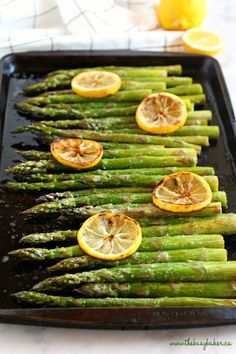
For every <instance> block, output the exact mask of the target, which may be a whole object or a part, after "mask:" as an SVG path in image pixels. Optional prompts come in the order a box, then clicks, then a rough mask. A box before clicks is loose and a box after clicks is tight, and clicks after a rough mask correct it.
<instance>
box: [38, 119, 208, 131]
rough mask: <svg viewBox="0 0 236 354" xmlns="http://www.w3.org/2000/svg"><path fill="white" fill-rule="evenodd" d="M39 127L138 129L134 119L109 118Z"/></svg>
mask: <svg viewBox="0 0 236 354" xmlns="http://www.w3.org/2000/svg"><path fill="white" fill-rule="evenodd" d="M126 118H127V119H126ZM36 124H37V125H43V126H49V127H53V128H58V129H71V128H73V129H87V130H89V129H91V130H107V129H108V130H110V129H122V128H129V129H134V128H137V123H136V122H135V119H134V117H112V118H110V117H108V118H104V119H103V120H101V119H95V118H88V119H72V120H71V119H67V120H56V121H54V120H49V121H45V120H44V121H39V122H37V123H36ZM186 125H187V126H189V125H204V126H206V125H208V120H204V119H199V120H187V121H186V122H185V126H186Z"/></svg>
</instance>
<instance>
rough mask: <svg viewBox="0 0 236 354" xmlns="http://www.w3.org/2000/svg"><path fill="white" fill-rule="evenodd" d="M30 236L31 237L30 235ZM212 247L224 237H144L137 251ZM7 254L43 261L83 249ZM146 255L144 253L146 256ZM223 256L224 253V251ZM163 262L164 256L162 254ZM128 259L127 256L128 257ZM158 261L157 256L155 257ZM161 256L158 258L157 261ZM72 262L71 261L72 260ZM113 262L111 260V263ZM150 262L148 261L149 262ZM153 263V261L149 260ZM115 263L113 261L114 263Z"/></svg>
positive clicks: (80, 253) (221, 243)
mask: <svg viewBox="0 0 236 354" xmlns="http://www.w3.org/2000/svg"><path fill="white" fill-rule="evenodd" d="M144 235H147V230H145V228H144ZM31 238H32V237H31ZM202 247H203V248H204V247H205V248H214V249H223V248H224V239H223V237H222V236H221V235H202V236H200V235H195V236H171V237H168V236H166V237H157V238H155V237H145V236H144V239H143V240H142V243H141V245H140V247H139V252H153V251H170V250H185V249H191V250H193V249H195V248H202ZM8 255H9V256H13V257H15V258H18V259H20V260H31V261H32V260H34V261H45V260H49V259H50V260H52V259H53V260H55V259H64V258H66V259H67V258H71V257H78V256H84V255H85V253H84V251H83V250H82V249H81V248H80V246H79V245H74V246H69V247H56V248H52V249H47V248H32V247H29V248H20V249H17V250H14V251H10V252H8ZM146 256H147V255H145V257H146ZM147 257H148V256H147ZM224 257H225V253H224ZM163 258H164V260H163V262H164V261H165V257H164V255H163ZM128 259H129V258H128ZM147 261H148V258H146V261H145V262H139V263H142V264H145V263H147ZM156 261H158V258H157V259H156ZM160 261H161V258H160V259H159V262H160ZM72 262H73V261H72ZM113 263H114V262H111V264H113ZM149 263H150V262H149ZM151 263H153V262H151ZM114 264H115V263H114Z"/></svg>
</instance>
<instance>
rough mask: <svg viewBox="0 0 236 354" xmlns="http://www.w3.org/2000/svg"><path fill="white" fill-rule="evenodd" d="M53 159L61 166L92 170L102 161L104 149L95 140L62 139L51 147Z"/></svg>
mask: <svg viewBox="0 0 236 354" xmlns="http://www.w3.org/2000/svg"><path fill="white" fill-rule="evenodd" d="M50 150H51V153H52V155H53V157H54V158H55V159H56V160H57V161H58V162H60V163H61V164H63V165H65V166H68V167H73V168H90V167H93V166H96V165H97V164H98V163H99V162H100V161H101V159H102V155H103V147H102V145H101V144H100V143H98V142H96V141H93V140H86V139H77V138H61V139H56V140H54V141H53V142H52V143H51V145H50Z"/></svg>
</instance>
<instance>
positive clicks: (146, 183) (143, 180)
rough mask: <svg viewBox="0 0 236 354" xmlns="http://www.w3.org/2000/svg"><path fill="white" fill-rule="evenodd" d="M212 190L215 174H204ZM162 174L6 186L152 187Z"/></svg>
mask: <svg viewBox="0 0 236 354" xmlns="http://www.w3.org/2000/svg"><path fill="white" fill-rule="evenodd" d="M205 177H206V178H205V179H206V181H207V182H208V184H209V185H210V187H211V189H212V191H213V192H216V191H217V190H218V179H217V177H216V176H205ZM162 178H163V176H150V175H91V176H82V179H81V178H80V181H78V180H77V179H74V180H72V179H71V180H65V181H56V180H54V181H52V182H33V183H27V182H8V183H7V184H6V187H7V188H8V189H9V190H12V191H42V190H60V191H63V190H80V189H84V188H96V187H102V188H105V187H138V186H140V187H149V188H154V187H155V186H156V185H157V184H158V183H159V182H160V181H161V180H162Z"/></svg>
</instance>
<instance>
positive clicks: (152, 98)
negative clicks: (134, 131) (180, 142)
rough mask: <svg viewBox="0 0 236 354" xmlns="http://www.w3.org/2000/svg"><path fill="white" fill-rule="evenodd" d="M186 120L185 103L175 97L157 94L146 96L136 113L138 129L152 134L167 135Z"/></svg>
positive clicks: (167, 94)
mask: <svg viewBox="0 0 236 354" xmlns="http://www.w3.org/2000/svg"><path fill="white" fill-rule="evenodd" d="M186 119H187V110H186V105H185V102H184V101H183V100H182V99H181V98H179V97H178V96H176V95H173V94H170V93H166V92H159V93H153V94H152V95H149V96H147V97H146V98H144V100H143V101H142V102H141V103H140V104H139V106H138V109H137V111H136V122H137V124H138V126H139V128H141V129H143V130H145V131H147V132H149V133H152V134H169V133H172V132H174V131H175V130H177V129H179V128H180V127H182V126H183V125H184V123H185V121H186Z"/></svg>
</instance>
